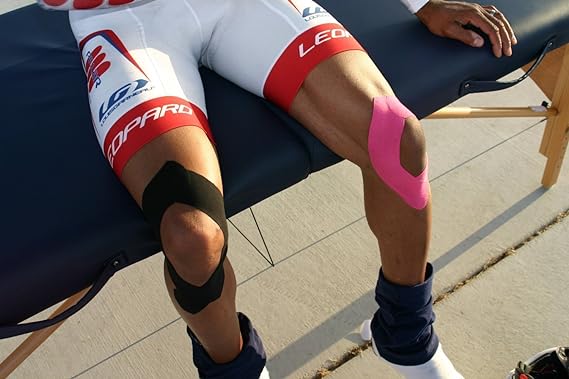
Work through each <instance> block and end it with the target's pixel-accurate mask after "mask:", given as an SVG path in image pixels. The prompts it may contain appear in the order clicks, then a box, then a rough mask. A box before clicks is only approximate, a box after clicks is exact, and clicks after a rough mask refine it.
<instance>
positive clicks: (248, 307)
mask: <svg viewBox="0 0 569 379" xmlns="http://www.w3.org/2000/svg"><path fill="white" fill-rule="evenodd" d="M29 2H30V1H14V0H9V1H7V2H6V0H3V4H2V5H1V6H0V13H2V11H3V10H6V9H10V7H14V6H16V5H21V4H23V3H29ZM6 4H7V5H6ZM516 74H519V73H514V74H513V75H514V76H515V75H516ZM544 99H545V97H544V95H543V94H542V93H541V92H540V90H539V89H538V88H537V87H536V86H535V85H534V84H533V83H532V82H531V81H526V82H523V83H522V84H520V85H518V86H516V87H515V88H513V89H511V90H508V91H505V92H501V93H494V94H481V95H474V96H468V97H466V98H464V99H462V100H460V101H459V102H457V104H458V105H472V106H477V105H496V104H500V105H504V106H516V105H518V106H525V105H538V104H540V103H541V102H542V100H544ZM457 104H455V105H457ZM424 127H425V131H426V135H427V140H428V144H429V151H430V165H431V185H432V192H433V198H434V215H433V217H434V224H433V239H432V246H431V261H432V262H433V264H434V266H435V268H436V270H437V276H436V282H435V286H434V292H435V296H441V300H440V301H437V304H436V307H435V308H436V311H437V316H438V318H437V323H436V328H437V330H438V332H439V334H440V336H441V340H442V342H443V346H444V348H445V351H446V352H447V354H448V355H449V356H450V357H451V358H452V359H453V360H454V362H455V364H456V366H457V367H458V368H459V369H460V370H461V371H462V372H463V374H464V375H465V377H466V378H503V377H504V376H505V375H506V373H507V372H508V371H509V370H510V369H511V368H513V367H514V366H515V365H516V364H517V362H518V360H521V359H525V358H527V357H529V356H531V355H533V354H534V353H536V352H539V351H541V350H543V349H545V348H548V347H552V346H557V345H567V344H569V318H568V317H567V316H566V315H568V314H569V301H568V300H567V296H566V295H565V294H566V293H567V290H568V289H569V288H568V287H569V284H568V281H567V276H566V273H567V272H568V271H569V260H568V259H567V257H566V256H565V255H564V254H565V253H566V251H567V250H569V217H566V216H567V212H566V210H568V209H569V196H567V194H568V193H569V169H568V166H569V165H568V164H566V165H565V168H564V169H563V171H562V173H561V178H560V180H559V183H558V184H557V185H556V186H554V187H553V188H552V189H550V190H544V189H543V188H542V187H541V186H540V180H541V175H542V171H543V167H544V164H545V159H544V158H543V157H542V156H541V155H539V154H538V148H539V143H540V140H541V134H542V132H543V127H544V123H543V122H540V120H539V119H502V120H495V119H483V120H448V121H428V120H427V121H424ZM253 212H254V214H255V217H256V220H257V221H258V223H259V225H260V228H261V230H262V233H263V236H264V239H265V241H266V243H267V246H268V249H269V251H270V255H271V256H272V259H273V260H274V262H275V266H274V267H271V265H270V264H269V263H268V262H267V260H266V259H265V258H263V256H261V255H260V254H259V252H258V251H257V250H256V249H258V250H260V251H261V252H263V254H264V255H265V256H266V257H268V254H267V253H266V252H265V250H264V245H263V242H262V240H261V238H260V235H259V232H258V231H257V229H256V227H255V221H254V219H253V217H252V213H251V212H250V211H245V212H243V213H241V214H238V215H236V216H235V217H233V218H232V219H231V221H232V225H231V230H230V234H231V236H230V239H231V245H230V252H229V254H230V258H231V260H232V262H233V264H234V266H235V269H236V272H237V278H238V282H239V289H238V307H239V309H240V310H241V311H243V312H245V313H247V314H248V315H249V316H250V317H251V318H252V320H253V321H254V323H255V326H256V328H257V329H258V330H259V332H260V334H261V335H262V336H263V340H264V343H265V347H266V350H267V353H268V355H269V362H268V367H269V369H270V371H271V377H272V378H276V379H278V378H314V377H320V376H321V375H322V374H329V375H330V377H331V378H338V379H339V378H349V379H354V378H391V377H393V378H395V377H397V376H396V375H395V374H394V373H393V372H392V371H391V370H390V369H389V368H388V367H386V366H385V365H383V364H382V363H380V362H379V361H378V360H377V359H376V357H374V356H373V354H372V353H371V351H370V350H369V349H367V350H364V351H362V352H358V353H356V356H355V358H353V359H351V360H347V359H345V356H346V353H347V352H349V351H352V350H354V348H355V347H357V346H358V345H361V344H362V341H361V339H360V337H359V335H358V333H357V330H358V328H359V325H360V323H361V322H362V321H363V320H364V319H366V318H369V317H370V316H371V315H372V314H373V312H374V311H375V308H376V306H375V304H374V300H373V287H374V285H375V281H376V278H377V272H378V269H379V266H380V262H379V259H378V257H379V254H378V248H377V244H376V241H375V240H374V238H373V236H372V234H371V233H370V231H369V229H368V227H367V223H366V219H365V216H364V211H363V202H362V184H361V179H360V176H359V173H358V170H357V169H356V168H355V167H353V166H352V165H351V164H349V163H347V162H343V163H340V164H338V165H336V166H334V167H331V168H329V169H326V170H324V171H322V172H319V173H317V174H314V175H312V176H311V177H310V178H308V179H307V180H305V181H304V182H302V183H300V184H298V185H296V186H294V187H292V188H289V189H288V190H286V191H283V192H281V193H279V194H278V195H276V196H273V197H272V198H270V199H268V200H266V201H264V202H262V203H260V204H258V205H255V206H254V207H253ZM548 224H551V226H550V227H549V228H546V229H544V226H545V225H548ZM237 228H238V229H237ZM241 233H243V235H244V236H246V237H247V238H248V239H249V240H250V241H251V243H250V242H248V241H247V239H246V238H245V237H244V236H243V235H242V234H241ZM528 237H530V238H529V239H530V241H529V242H525V243H523V244H521V243H522V242H524V241H526V239H528ZM500 258H503V259H500ZM162 259H163V258H162V257H161V256H160V255H156V256H154V257H152V258H150V259H147V260H145V261H143V262H141V263H139V264H137V265H135V266H131V267H129V268H128V269H125V270H123V271H122V272H120V273H119V274H117V275H116V276H115V277H114V278H113V279H112V280H111V282H110V283H109V284H108V285H107V286H106V288H105V289H103V291H102V293H101V294H100V295H99V296H97V297H96V298H95V299H94V300H93V301H92V302H91V303H90V304H89V305H88V306H87V307H86V308H85V309H84V310H83V311H81V312H80V313H79V314H78V315H76V316H74V317H72V318H71V319H70V320H68V321H67V322H66V323H65V324H64V325H63V326H62V327H61V328H60V329H59V330H58V331H57V332H56V333H55V334H54V335H53V336H52V337H51V338H50V339H49V340H48V341H47V343H45V344H44V345H43V346H42V347H40V348H39V349H38V350H37V351H36V352H35V353H34V354H33V355H32V356H31V357H30V358H29V359H28V360H27V361H26V362H25V363H24V364H23V365H22V366H21V367H20V368H18V369H17V371H15V372H14V374H13V375H12V376H11V377H13V378H59V377H81V378H140V377H144V378H197V373H196V371H195V369H194V368H193V366H192V359H191V349H190V344H189V341H188V338H187V336H186V335H185V331H184V324H183V322H182V320H181V319H180V318H179V316H178V315H177V313H176V312H175V310H174V308H173V307H172V305H171V304H170V302H169V299H168V296H167V293H166V290H165V288H164V285H163V283H162V264H163V260H162ZM489 262H491V264H490V265H488V263H489ZM488 266H489V267H488ZM464 281H466V283H464V284H462V285H460V283H463V282H464ZM445 294H446V295H445ZM443 295H444V296H443ZM47 314H48V313H47V312H44V313H43V314H41V315H39V316H38V317H42V316H44V317H45V316H46V315H47ZM22 339H23V338H13V339H9V340H1V341H0V358H2V359H3V358H4V357H6V356H7V355H8V354H9V353H10V351H11V350H12V349H13V348H14V347H15V346H17V344H18V343H19V342H20V341H21V340H22Z"/></svg>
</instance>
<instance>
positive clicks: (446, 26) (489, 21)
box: [416, 0, 518, 58]
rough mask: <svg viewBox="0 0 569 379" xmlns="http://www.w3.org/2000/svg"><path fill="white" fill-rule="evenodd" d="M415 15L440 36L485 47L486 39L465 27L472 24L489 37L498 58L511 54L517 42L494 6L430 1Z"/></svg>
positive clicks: (438, 0) (507, 24)
mask: <svg viewBox="0 0 569 379" xmlns="http://www.w3.org/2000/svg"><path fill="white" fill-rule="evenodd" d="M416 16H417V17H418V18H419V20H421V22H422V23H423V24H425V26H427V28H429V30H430V31H431V32H432V33H433V34H435V35H437V36H440V37H447V38H453V39H457V40H459V41H462V42H464V43H465V44H467V45H470V46H473V47H481V46H483V45H484V39H483V38H482V37H481V36H480V35H479V34H478V33H476V32H474V31H472V30H468V29H466V28H464V26H466V25H469V24H470V25H472V26H475V27H476V28H478V29H480V30H481V31H483V32H484V33H486V34H487V35H488V37H489V38H490V41H491V42H492V51H493V52H494V55H495V56H496V57H498V58H500V57H501V56H502V54H505V55H507V56H510V55H512V45H515V44H517V43H518V41H517V40H516V36H515V35H514V31H513V30H512V27H511V26H510V23H509V22H508V20H507V19H506V17H504V15H503V14H502V13H501V12H500V11H499V10H498V9H496V7H494V6H492V5H484V6H482V5H478V4H472V3H465V2H462V1H446V0H430V1H429V2H428V3H427V4H426V5H425V6H424V7H423V8H421V9H420V10H419V11H418V12H417V13H416Z"/></svg>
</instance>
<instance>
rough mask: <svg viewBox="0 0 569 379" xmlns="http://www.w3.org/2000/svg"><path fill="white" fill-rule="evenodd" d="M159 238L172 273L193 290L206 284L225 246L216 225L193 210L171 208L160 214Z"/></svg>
mask: <svg viewBox="0 0 569 379" xmlns="http://www.w3.org/2000/svg"><path fill="white" fill-rule="evenodd" d="M160 234H161V238H162V245H163V248H164V254H165V255H166V257H167V258H168V260H169V261H170V262H171V263H172V265H173V266H174V268H175V270H176V272H177V273H178V274H179V275H180V276H181V277H182V278H183V279H184V280H185V281H187V282H188V283H190V284H193V285H195V286H201V285H203V284H204V283H206V282H207V281H208V279H209V278H210V277H211V276H212V274H213V272H214V271H215V269H216V268H217V267H218V266H219V263H220V259H221V250H222V248H223V246H224V243H225V241H224V236H223V232H222V230H221V228H220V227H219V225H218V224H217V223H216V222H215V221H213V220H212V219H211V218H210V217H209V216H207V215H206V214H205V213H203V212H201V211H199V210H197V209H195V208H192V207H190V206H187V205H183V204H174V205H172V206H171V207H169V208H168V209H167V210H166V212H165V213H164V217H163V219H162V223H161V226H160Z"/></svg>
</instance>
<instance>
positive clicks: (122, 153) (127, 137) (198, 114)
mask: <svg viewBox="0 0 569 379" xmlns="http://www.w3.org/2000/svg"><path fill="white" fill-rule="evenodd" d="M181 126H197V127H199V128H200V129H202V130H203V131H204V132H205V133H206V135H207V136H208V138H209V140H210V141H211V142H212V143H214V142H213V136H212V134H211V130H210V128H209V125H208V122H207V118H206V116H205V114H204V113H203V112H202V111H201V110H200V109H199V108H198V107H197V106H195V105H193V104H191V103H189V102H187V101H186V100H183V99H181V98H179V97H174V96H166V97H159V98H157V99H152V100H149V101H146V102H144V103H142V104H139V105H137V106H136V107H134V108H133V109H131V110H130V111H128V112H127V113H125V114H124V115H123V116H122V117H121V118H120V119H118V120H117V122H115V124H114V125H113V126H112V128H111V129H110V130H109V133H108V134H107V136H106V137H105V142H104V144H103V149H104V153H105V156H106V157H107V159H108V160H109V163H110V164H111V167H112V168H113V170H114V171H115V173H116V174H117V175H118V176H119V177H120V176H121V174H122V170H123V169H124V166H125V165H126V163H127V162H128V160H129V159H130V158H132V156H133V155H134V154H135V153H136V152H137V151H138V150H140V149H141V148H142V147H143V146H144V145H146V144H147V143H149V142H150V141H152V140H153V139H155V138H156V137H158V136H159V135H161V134H163V133H166V132H168V131H170V130H172V129H175V128H179V127H181Z"/></svg>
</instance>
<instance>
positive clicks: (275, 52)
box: [69, 0, 363, 177]
mask: <svg viewBox="0 0 569 379" xmlns="http://www.w3.org/2000/svg"><path fill="white" fill-rule="evenodd" d="M69 15H70V22H71V27H72V29H73V32H74V34H75V37H76V39H77V41H78V44H79V47H80V50H81V55H82V59H83V63H84V67H85V73H86V75H87V86H88V91H89V101H90V106H91V113H92V117H93V123H94V127H95V132H96V134H97V138H98V140H99V143H100V145H101V147H102V149H103V152H104V154H105V156H106V158H107V159H108V160H109V162H110V164H111V166H112V167H113V169H114V171H115V172H116V173H117V175H119V177H120V175H121V173H122V170H123V168H124V166H125V165H126V163H127V162H128V160H129V159H130V158H131V157H132V156H133V155H134V154H135V153H136V152H137V151H138V150H139V149H140V148H142V147H143V146H144V145H145V144H146V143H148V142H150V141H151V140H153V139H154V138H156V137H157V136H159V135H160V134H162V133H165V132H167V131H169V130H172V129H174V128H177V127H181V126H190V125H191V126H198V127H200V128H201V129H203V130H204V131H205V133H206V134H207V135H208V137H209V138H210V140H211V141H212V142H213V137H212V135H211V132H210V130H209V127H208V123H207V116H206V114H207V112H206V106H205V99H204V91H203V87H202V83H201V79H200V75H199V72H198V67H199V66H200V65H204V66H206V67H208V68H210V69H212V70H213V71H215V72H217V73H218V74H219V75H221V76H223V77H224V78H226V79H228V80H230V81H231V82H233V83H235V84H237V85H239V86H241V87H242V88H244V89H246V90H248V91H250V92H252V93H254V94H256V95H258V96H262V97H265V98H267V99H269V100H271V101H273V102H274V103H276V104H277V105H279V106H280V107H282V108H283V109H285V110H288V108H289V106H290V104H291V102H292V100H293V99H294V97H295V95H296V93H297V92H298V90H299V88H300V86H301V84H302V82H303V81H304V79H305V78H306V76H307V75H308V73H309V72H310V71H311V70H312V69H313V68H314V67H315V66H316V65H317V64H318V63H320V62H322V61H323V60H325V59H327V58H329V57H331V56H332V55H334V54H337V53H339V52H342V51H347V50H363V49H362V47H361V46H360V44H359V43H358V42H357V41H356V40H355V39H354V37H353V36H352V35H351V34H350V33H349V32H348V31H347V30H346V29H344V27H343V26H342V25H340V24H339V23H338V22H337V21H336V20H335V19H334V18H333V17H332V16H331V15H330V14H329V13H328V12H327V11H326V10H325V9H323V8H322V7H320V6H319V5H318V4H316V3H314V2H313V1H311V0H290V1H287V0H154V1H150V2H142V3H134V4H132V5H123V6H121V7H119V8H108V9H96V10H75V11H70V13H69Z"/></svg>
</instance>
